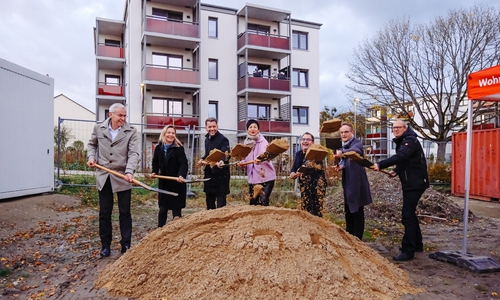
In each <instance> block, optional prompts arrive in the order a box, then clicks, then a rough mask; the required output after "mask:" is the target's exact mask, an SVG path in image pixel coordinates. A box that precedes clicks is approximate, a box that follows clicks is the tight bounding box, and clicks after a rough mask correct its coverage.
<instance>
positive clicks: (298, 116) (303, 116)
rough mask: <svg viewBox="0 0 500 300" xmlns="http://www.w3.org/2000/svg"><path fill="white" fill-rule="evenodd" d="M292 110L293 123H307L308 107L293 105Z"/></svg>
mask: <svg viewBox="0 0 500 300" xmlns="http://www.w3.org/2000/svg"><path fill="white" fill-rule="evenodd" d="M292 111H293V117H292V118H293V124H308V123H309V121H308V119H309V118H308V115H309V109H308V108H307V107H298V106H296V107H294V108H293V109H292Z"/></svg>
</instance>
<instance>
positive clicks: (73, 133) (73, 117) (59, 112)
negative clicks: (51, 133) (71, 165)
mask: <svg viewBox="0 0 500 300" xmlns="http://www.w3.org/2000/svg"><path fill="white" fill-rule="evenodd" d="M59 118H61V121H62V123H61V126H63V127H66V128H67V129H68V130H69V131H70V134H69V140H68V143H67V144H66V146H71V145H73V142H74V141H82V142H83V143H84V144H85V145H86V144H87V141H88V140H89V138H90V135H91V134H92V129H93V127H94V124H95V113H93V112H92V111H90V110H89V109H87V108H85V107H84V106H82V105H80V104H78V103H76V102H75V101H73V100H71V99H70V98H68V97H67V96H65V95H64V94H59V95H57V96H55V97H54V126H55V127H57V126H58V122H59ZM82 120H83V121H82Z"/></svg>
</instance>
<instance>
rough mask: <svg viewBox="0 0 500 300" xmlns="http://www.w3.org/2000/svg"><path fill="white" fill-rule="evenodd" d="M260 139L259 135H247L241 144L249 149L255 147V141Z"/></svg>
mask: <svg viewBox="0 0 500 300" xmlns="http://www.w3.org/2000/svg"><path fill="white" fill-rule="evenodd" d="M259 137H260V133H257V134H256V135H253V136H252V135H249V134H247V137H246V139H245V141H244V142H243V144H244V145H245V146H250V147H252V148H253V147H254V146H255V143H257V140H258V139H259Z"/></svg>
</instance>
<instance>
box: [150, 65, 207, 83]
mask: <svg viewBox="0 0 500 300" xmlns="http://www.w3.org/2000/svg"><path fill="white" fill-rule="evenodd" d="M198 75H199V72H198V71H188V70H172V69H167V68H158V67H146V80H155V81H165V82H179V83H188V84H200V80H199V76H198Z"/></svg>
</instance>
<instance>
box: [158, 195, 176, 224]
mask: <svg viewBox="0 0 500 300" xmlns="http://www.w3.org/2000/svg"><path fill="white" fill-rule="evenodd" d="M163 202H166V201H163ZM163 202H162V201H158V203H159V207H160V210H159V211H158V227H163V226H164V225H165V224H166V223H167V215H168V208H167V204H166V203H163ZM175 217H179V218H182V215H181V209H180V208H178V209H172V218H175Z"/></svg>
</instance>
